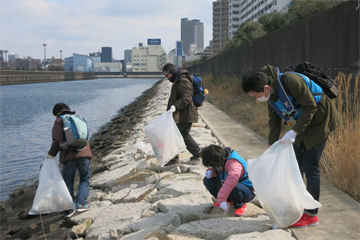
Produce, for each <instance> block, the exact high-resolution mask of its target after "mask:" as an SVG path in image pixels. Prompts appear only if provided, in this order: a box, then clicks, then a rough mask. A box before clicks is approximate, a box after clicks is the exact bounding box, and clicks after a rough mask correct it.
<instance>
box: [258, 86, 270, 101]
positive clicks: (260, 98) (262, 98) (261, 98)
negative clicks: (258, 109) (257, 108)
mask: <svg viewBox="0 0 360 240" xmlns="http://www.w3.org/2000/svg"><path fill="white" fill-rule="evenodd" d="M269 98H270V94H269V96H268V97H265V88H264V95H263V96H262V97H259V98H256V99H257V100H258V101H259V102H266V101H267V100H269Z"/></svg>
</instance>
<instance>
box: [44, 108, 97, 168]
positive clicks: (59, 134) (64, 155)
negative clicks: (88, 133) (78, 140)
mask: <svg viewBox="0 0 360 240" xmlns="http://www.w3.org/2000/svg"><path fill="white" fill-rule="evenodd" d="M69 113H70V114H75V112H74V111H63V112H61V113H60V114H58V116H57V117H56V120H55V122H54V126H53V128H52V139H53V141H52V144H51V147H50V150H49V152H48V154H49V155H51V156H54V157H55V156H56V155H57V154H58V152H60V163H64V162H66V161H70V160H73V159H76V158H81V157H88V158H90V159H91V158H92V153H91V150H90V144H89V143H88V144H87V146H86V147H85V148H84V149H83V150H82V151H80V152H76V151H75V152H74V151H73V150H72V149H70V148H67V149H62V148H60V142H63V141H65V140H66V139H65V132H64V128H63V127H64V123H63V120H62V119H61V117H60V115H62V114H69Z"/></svg>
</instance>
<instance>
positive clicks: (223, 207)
mask: <svg viewBox="0 0 360 240" xmlns="http://www.w3.org/2000/svg"><path fill="white" fill-rule="evenodd" d="M220 207H221V209H222V210H224V211H225V210H227V209H228V208H229V206H228V203H227V202H221V203H220Z"/></svg>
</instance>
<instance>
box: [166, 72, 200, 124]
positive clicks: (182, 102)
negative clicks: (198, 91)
mask: <svg viewBox="0 0 360 240" xmlns="http://www.w3.org/2000/svg"><path fill="white" fill-rule="evenodd" d="M193 91H194V90H193V79H192V78H191V76H190V74H189V72H188V71H186V70H181V71H180V72H179V73H178V74H177V77H176V80H175V81H174V83H173V85H172V87H171V92H170V97H169V101H168V105H167V109H168V110H169V109H170V107H171V106H172V105H174V106H175V107H176V111H175V112H174V113H173V117H174V120H175V122H176V123H179V122H191V123H196V122H198V112H197V109H196V107H195V105H194V103H193V101H192V97H193Z"/></svg>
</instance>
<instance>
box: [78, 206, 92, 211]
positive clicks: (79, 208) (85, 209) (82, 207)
mask: <svg viewBox="0 0 360 240" xmlns="http://www.w3.org/2000/svg"><path fill="white" fill-rule="evenodd" d="M90 208H91V204H85V205H80V204H76V211H77V212H85V211H87V210H89V209H90Z"/></svg>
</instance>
